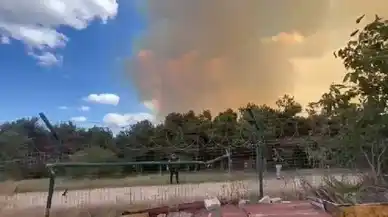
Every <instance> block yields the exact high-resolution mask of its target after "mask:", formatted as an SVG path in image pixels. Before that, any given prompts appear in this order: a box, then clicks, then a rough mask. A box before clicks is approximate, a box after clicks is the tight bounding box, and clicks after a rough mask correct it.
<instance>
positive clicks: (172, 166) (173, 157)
mask: <svg viewBox="0 0 388 217" xmlns="http://www.w3.org/2000/svg"><path fill="white" fill-rule="evenodd" d="M177 161H179V157H178V156H176V154H171V156H170V159H169V160H168V162H177ZM168 169H169V170H170V184H172V178H173V176H174V175H175V181H176V183H177V184H179V164H170V165H169V167H168Z"/></svg>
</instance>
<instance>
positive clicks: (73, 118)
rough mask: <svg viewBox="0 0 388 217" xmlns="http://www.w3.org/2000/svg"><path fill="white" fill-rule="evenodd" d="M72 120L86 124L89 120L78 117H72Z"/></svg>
mask: <svg viewBox="0 0 388 217" xmlns="http://www.w3.org/2000/svg"><path fill="white" fill-rule="evenodd" d="M70 120H71V121H74V122H85V121H86V120H87V118H86V117H84V116H78V117H72V118H70Z"/></svg>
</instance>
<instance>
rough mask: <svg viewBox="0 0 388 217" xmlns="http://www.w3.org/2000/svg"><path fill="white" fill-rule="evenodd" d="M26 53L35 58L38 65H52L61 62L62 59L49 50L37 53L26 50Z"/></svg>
mask: <svg viewBox="0 0 388 217" xmlns="http://www.w3.org/2000/svg"><path fill="white" fill-rule="evenodd" d="M28 55H30V56H32V57H33V58H34V59H36V60H37V61H38V64H39V65H40V66H52V65H55V64H61V63H62V61H63V57H62V56H60V55H57V56H55V55H54V54H53V53H50V52H42V53H40V54H38V53H37V52H35V53H34V52H28Z"/></svg>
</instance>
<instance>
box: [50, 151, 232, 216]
mask: <svg viewBox="0 0 388 217" xmlns="http://www.w3.org/2000/svg"><path fill="white" fill-rule="evenodd" d="M224 158H227V159H228V160H229V162H231V160H230V154H229V152H228V151H226V154H225V155H222V156H220V157H217V158H214V159H212V160H209V161H176V162H168V161H142V162H112V163H81V162H80V163H75V162H58V163H50V164H46V167H47V169H48V171H49V189H48V196H47V203H46V210H45V217H49V216H50V210H51V206H52V199H53V194H54V188H55V178H56V173H55V170H56V169H60V168H65V167H66V168H69V167H70V168H82V167H118V166H134V165H160V166H163V165H174V164H184V165H210V164H212V163H214V162H217V161H219V160H222V159H224Z"/></svg>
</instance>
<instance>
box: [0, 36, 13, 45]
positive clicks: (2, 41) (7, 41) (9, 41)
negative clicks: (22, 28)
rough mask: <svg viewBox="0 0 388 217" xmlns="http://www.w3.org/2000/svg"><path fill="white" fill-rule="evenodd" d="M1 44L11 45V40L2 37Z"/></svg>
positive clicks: (0, 38)
mask: <svg viewBox="0 0 388 217" xmlns="http://www.w3.org/2000/svg"><path fill="white" fill-rule="evenodd" d="M0 44H11V39H9V38H8V37H7V36H4V35H3V36H1V37H0Z"/></svg>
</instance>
